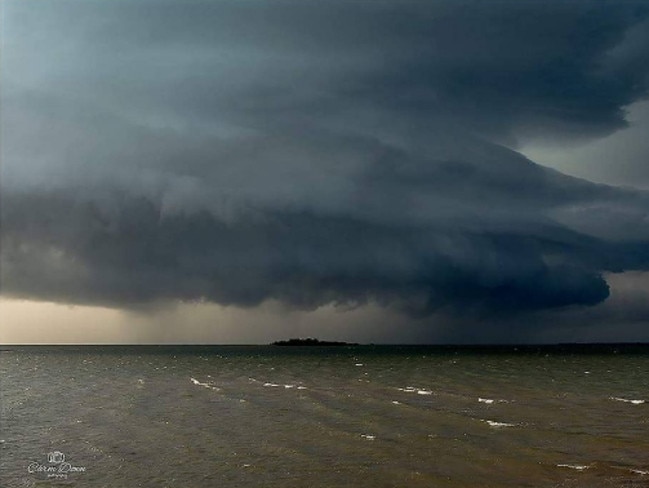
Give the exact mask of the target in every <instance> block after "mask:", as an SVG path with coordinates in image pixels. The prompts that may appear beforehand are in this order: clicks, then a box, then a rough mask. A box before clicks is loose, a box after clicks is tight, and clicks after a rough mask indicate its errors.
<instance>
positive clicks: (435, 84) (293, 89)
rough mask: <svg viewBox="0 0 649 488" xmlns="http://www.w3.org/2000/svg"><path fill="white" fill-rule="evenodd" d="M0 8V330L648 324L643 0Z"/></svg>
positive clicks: (48, 335)
mask: <svg viewBox="0 0 649 488" xmlns="http://www.w3.org/2000/svg"><path fill="white" fill-rule="evenodd" d="M1 8H2V12H1V13H2V24H1V35H2V38H1V48H2V52H1V55H2V57H1V59H0V62H1V68H2V69H1V77H2V79H1V82H2V84H1V92H0V94H1V97H2V98H1V104H2V105H1V109H2V112H1V117H2V119H1V123H2V126H1V129H2V133H1V151H2V153H1V156H2V167H1V170H2V180H1V185H2V202H1V210H2V236H1V237H2V242H1V251H0V258H1V261H0V266H1V267H0V272H1V292H2V296H3V298H2V301H0V307H2V309H3V310H4V315H5V319H6V320H4V322H5V324H6V325H5V326H4V330H3V331H2V333H3V336H2V337H0V340H3V341H5V342H79V341H81V342H84V341H86V342H102V341H108V342H266V341H268V340H272V339H275V338H284V337H285V336H286V335H307V334H308V335H315V336H318V337H321V338H327V339H351V340H360V341H364V342H365V341H368V342H439V341H442V342H501V341H518V342H544V341H594V340H598V341H601V340H611V341H612V340H621V341H622V340H624V341H630V340H644V341H649V300H648V298H649V297H648V294H647V289H648V288H649V145H648V143H647V141H648V138H647V137H646V134H647V133H648V132H647V131H648V129H649V102H647V94H648V93H649V91H648V90H649V63H647V59H649V4H647V2H645V1H641V0H638V1H608V0H599V1H598V0H575V1H558V0H550V1H534V0H530V1H517V2H514V1H496V0H494V1H463V0H453V1H450V0H449V1H437V0H431V1H423V0H376V1H365V0H362V1H361V0H326V1H322V0H318V1H316V0H272V1H271V0H263V1H262V0H205V1H200V0H183V1H180V0H131V1H110V2H109V1H102V0H73V1H70V0H51V1H37V0H6V1H5V2H3V3H2V7H1ZM60 324H67V325H66V326H64V327H63V329H62V328H61V326H60Z"/></svg>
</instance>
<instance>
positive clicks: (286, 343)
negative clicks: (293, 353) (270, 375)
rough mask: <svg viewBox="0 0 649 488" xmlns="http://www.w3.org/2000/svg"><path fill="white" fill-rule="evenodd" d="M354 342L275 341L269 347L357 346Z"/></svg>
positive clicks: (317, 340)
mask: <svg viewBox="0 0 649 488" xmlns="http://www.w3.org/2000/svg"><path fill="white" fill-rule="evenodd" d="M358 345H359V344H358V343H356V342H341V341H321V340H319V339H311V338H308V339H289V340H287V341H275V342H273V343H271V346H358Z"/></svg>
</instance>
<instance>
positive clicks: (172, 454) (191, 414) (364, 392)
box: [0, 346, 649, 488]
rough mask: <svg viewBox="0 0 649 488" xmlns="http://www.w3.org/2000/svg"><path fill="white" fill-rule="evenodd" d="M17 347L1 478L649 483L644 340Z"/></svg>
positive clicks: (10, 359)
mask: <svg viewBox="0 0 649 488" xmlns="http://www.w3.org/2000/svg"><path fill="white" fill-rule="evenodd" d="M9 349H11V350H9V351H6V350H5V351H2V352H0V369H1V371H0V374H1V375H2V376H1V379H0V382H1V383H0V390H1V397H0V405H1V408H2V413H1V418H0V420H1V423H0V486H2V487H11V488H13V487H31V486H47V485H57V484H63V485H67V486H79V487H116V488H125V487H219V488H228V487H237V488H241V487H257V486H259V487H282V488H286V487H373V488H374V487H473V486H476V487H478V486H480V487H487V486H493V487H507V486H516V487H522V486H530V487H557V486H579V487H581V486H583V487H597V486H606V487H613V486H615V487H631V486H634V487H635V486H647V487H649V374H648V373H649V350H648V349H647V348H643V347H635V348H631V350H627V349H624V348H621V349H620V348H618V350H617V351H613V350H612V348H609V349H608V350H604V349H606V348H603V349H602V350H600V349H589V348H585V349H584V348H582V349H575V350H573V349H571V348H563V349H556V348H555V349H536V348H529V349H524V348H518V349H516V350H514V349H513V348H501V349H498V350H488V349H453V348H439V347H437V348H434V347H397V346H390V347H388V346H381V347H379V346H376V347H373V346H361V347H338V348H320V347H316V348H300V347H289V348H284V347H273V346H219V347H189V346H187V347H99V346H92V347H58V348H57V347H11V348H9Z"/></svg>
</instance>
